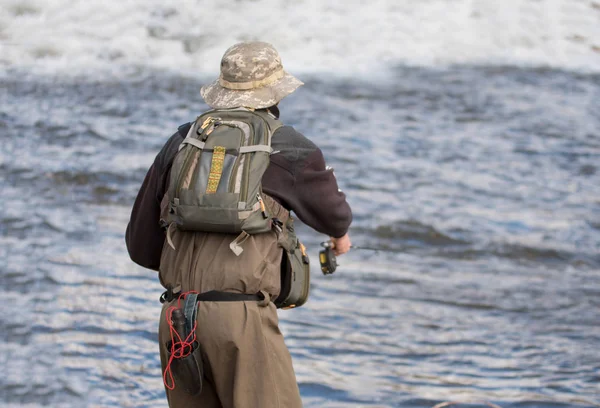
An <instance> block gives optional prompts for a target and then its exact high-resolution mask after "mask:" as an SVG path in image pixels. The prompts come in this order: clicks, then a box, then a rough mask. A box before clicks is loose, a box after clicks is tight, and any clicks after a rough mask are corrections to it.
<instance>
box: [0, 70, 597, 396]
mask: <svg viewBox="0 0 600 408" xmlns="http://www.w3.org/2000/svg"><path fill="white" fill-rule="evenodd" d="M206 79H207V78H197V79H188V78H181V77H175V76H170V75H166V74H161V73H157V72H151V71H149V70H142V71H141V72H139V75H138V76H136V79H131V80H115V81H114V82H111V81H109V80H102V81H99V82H93V81H90V80H73V79H71V80H66V79H64V78H63V79H61V77H53V78H49V77H43V76H30V75H27V74H26V73H24V72H21V71H18V70H15V71H13V72H12V73H11V74H10V75H6V76H4V77H3V79H1V83H0V88H1V89H3V91H2V92H0V137H1V142H2V149H1V150H0V171H1V172H2V195H1V198H0V204H1V210H2V211H1V212H0V233H1V234H0V240H1V244H2V245H0V257H1V259H2V263H1V264H0V287H1V289H0V296H1V297H2V299H3V302H2V303H3V305H4V306H3V308H2V310H3V313H2V315H1V316H0V332H1V333H3V336H2V339H1V346H0V361H1V362H2V367H3V368H4V370H3V372H4V375H3V376H2V379H0V395H1V396H2V401H3V406H7V407H40V406H53V407H81V406H90V407H130V406H131V407H133V406H135V407H165V406H166V400H165V398H164V393H163V389H162V383H161V373H160V363H159V357H158V353H157V344H156V330H157V319H158V316H159V310H160V304H159V303H158V296H159V294H160V293H161V288H160V286H159V284H158V282H157V278H156V274H155V273H154V272H151V271H147V270H144V269H142V268H140V267H137V266H135V265H134V264H132V263H131V261H129V259H128V256H127V254H126V251H125V247H124V240H123V235H124V230H125V226H126V223H127V220H128V217H129V212H130V209H131V205H132V203H133V200H134V198H135V195H136V193H137V189H138V188H139V186H140V183H141V181H142V179H143V177H144V175H145V172H146V170H147V168H148V166H149V165H150V164H151V162H152V160H153V158H154V156H155V155H156V153H157V152H158V150H159V149H160V147H161V146H162V144H163V143H164V142H165V140H166V139H167V138H168V137H169V136H170V134H171V133H172V132H173V131H174V130H175V129H176V128H177V126H178V125H179V124H181V123H184V122H187V121H189V120H192V119H193V118H194V117H195V116H196V115H197V114H198V113H199V112H201V111H202V110H203V109H205V105H203V104H202V102H201V100H200V97H199V95H198V88H199V86H200V84H201V83H202V82H203V81H204V80H206ZM303 79H305V81H306V83H307V85H306V86H305V87H304V88H302V89H301V90H300V91H298V93H297V94H295V95H294V96H292V97H290V98H289V100H285V101H284V102H283V103H282V117H283V119H284V121H286V122H287V123H289V124H292V125H294V126H295V127H296V128H297V129H298V130H300V131H302V132H303V133H305V134H306V135H307V136H308V137H310V138H311V139H312V140H314V141H315V142H316V143H317V144H319V145H320V146H321V147H322V148H323V150H324V152H325V155H326V158H327V159H328V163H329V164H330V165H332V166H333V167H335V168H336V174H337V177H338V180H339V183H340V185H341V187H342V188H343V189H344V191H345V192H346V193H347V194H348V197H349V201H350V203H351V204H352V207H353V209H354V213H355V221H354V224H353V227H352V229H351V234H352V238H353V241H354V243H355V244H357V245H362V246H368V247H378V248H383V249H386V251H385V252H384V251H381V252H375V251H358V250H355V251H353V252H351V253H350V254H348V255H346V256H344V257H343V258H341V259H340V260H339V261H340V263H341V266H340V267H339V269H338V272H336V273H335V274H334V275H333V276H330V277H324V276H322V275H321V274H320V272H319V271H318V268H316V266H314V265H313V285H312V297H311V300H310V301H309V303H308V304H307V305H306V306H305V307H303V308H300V309H298V310H294V311H285V312H282V313H280V318H281V326H282V330H283V331H284V334H285V335H286V339H287V344H288V345H289V347H290V350H291V352H292V355H293V358H294V365H295V368H296V372H297V377H298V381H299V384H300V389H301V393H302V397H303V400H304V402H305V405H306V406H307V407H431V406H433V405H435V404H436V403H438V402H440V401H445V400H463V401H476V400H480V401H481V400H488V401H493V402H494V403H496V404H498V405H500V406H502V407H503V408H504V407H527V408H531V407H594V406H600V403H599V400H600V352H599V351H598V347H599V346H598V345H599V344H600V324H599V319H600V317H599V316H600V255H599V253H600V251H599V250H600V164H599V163H600V76H598V75H597V74H596V75H594V74H589V75H586V74H577V73H571V72H565V71H554V70H543V69H523V68H512V67H494V68H492V67H455V68H447V69H441V70H434V69H425V68H405V67H399V68H396V69H395V71H394V75H393V76H392V77H391V78H390V79H389V80H387V81H384V82H379V83H377V84H373V83H369V82H360V81H356V80H343V79H339V78H338V79H334V78H329V77H312V78H311V77H308V78H303ZM301 235H302V238H304V240H305V241H306V243H307V246H308V248H309V250H310V252H311V254H312V255H313V256H312V259H313V263H316V262H317V257H316V256H315V255H316V252H317V251H318V243H319V242H320V241H321V240H323V239H324V238H325V237H323V236H318V235H316V234H315V233H313V232H311V231H310V230H309V229H308V228H304V229H302V231H301ZM469 406H473V407H474V406H475V405H469Z"/></svg>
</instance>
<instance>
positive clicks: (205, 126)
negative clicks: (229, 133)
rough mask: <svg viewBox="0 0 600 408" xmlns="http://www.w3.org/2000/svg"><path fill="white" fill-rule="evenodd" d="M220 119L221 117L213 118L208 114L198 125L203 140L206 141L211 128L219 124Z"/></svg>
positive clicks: (211, 130)
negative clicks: (200, 124)
mask: <svg viewBox="0 0 600 408" xmlns="http://www.w3.org/2000/svg"><path fill="white" fill-rule="evenodd" d="M220 120H221V118H213V117H211V116H209V117H208V118H206V120H205V121H204V122H203V123H202V126H200V130H201V134H202V141H203V142H206V139H208V136H209V135H210V134H211V133H212V132H213V130H215V128H216V127H217V126H219V125H220V124H221V122H220Z"/></svg>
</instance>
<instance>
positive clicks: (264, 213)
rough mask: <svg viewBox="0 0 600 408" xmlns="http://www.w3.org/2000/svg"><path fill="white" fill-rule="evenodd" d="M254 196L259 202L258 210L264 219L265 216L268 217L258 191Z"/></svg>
mask: <svg viewBox="0 0 600 408" xmlns="http://www.w3.org/2000/svg"><path fill="white" fill-rule="evenodd" d="M256 198H257V199H258V203H259V204H260V212H261V213H262V216H263V218H264V219H265V220H266V219H267V218H269V215H268V214H267V209H266V207H265V202H264V201H263V199H262V197H261V196H260V194H259V193H256Z"/></svg>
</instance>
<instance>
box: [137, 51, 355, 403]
mask: <svg viewBox="0 0 600 408" xmlns="http://www.w3.org/2000/svg"><path fill="white" fill-rule="evenodd" d="M301 85H302V82H300V81H299V80H297V79H296V78H294V77H293V76H292V75H290V74H288V73H287V72H285V71H284V70H283V67H282V64H281V59H280V57H279V55H278V53H277V51H276V50H275V49H274V48H273V46H271V45H270V44H267V43H263V42H246V43H239V44H236V45H234V46H232V47H231V48H229V49H228V50H227V51H226V52H225V54H224V56H223V58H222V61H221V74H220V77H219V79H217V80H216V81H215V82H213V83H212V84H210V85H207V86H204V87H202V89H201V95H202V97H203V98H204V100H205V101H206V103H207V104H208V105H209V106H210V107H211V108H214V109H239V108H247V109H250V110H256V111H257V112H267V113H269V114H270V115H272V116H273V117H278V116H279V109H278V108H277V104H278V102H279V101H280V100H281V99H283V98H284V97H285V96H287V95H289V94H291V93H292V92H293V91H295V90H296V89H297V88H298V87H299V86H301ZM318 120H324V121H325V120H327V118H324V117H323V118H320V119H318ZM190 126H192V125H191V124H186V125H182V126H181V127H180V128H179V130H178V131H177V132H176V133H175V134H174V135H173V136H171V138H170V139H169V140H168V141H167V143H166V144H165V146H164V147H163V149H162V150H161V151H160V153H159V154H158V156H157V157H156V160H155V161H154V163H153V164H152V166H151V167H150V170H149V171H148V174H147V175H146V178H145V180H144V182H143V184H142V187H141V189H140V191H139V194H138V196H137V199H136V201H135V204H134V207H133V211H132V214H131V220H130V223H129V225H128V227H127V233H126V242H127V249H128V251H129V255H130V256H131V259H132V260H133V261H134V262H136V263H138V264H139V265H142V266H144V267H146V268H149V269H154V270H157V271H159V278H160V281H161V284H162V285H163V286H164V287H165V288H169V287H170V288H176V289H174V291H181V292H182V293H183V292H187V291H196V292H198V293H205V292H208V291H221V292H231V293H237V294H256V293H257V292H261V293H264V294H266V297H265V299H263V300H261V301H258V302H257V301H236V302H211V301H203V302H199V303H198V307H197V318H196V322H197V330H196V336H197V340H198V342H199V344H200V346H201V348H202V361H203V365H204V379H203V386H202V391H201V392H200V394H199V395H196V396H191V395H189V394H188V393H186V392H185V390H184V389H183V388H182V387H178V386H177V384H175V387H174V389H172V390H171V389H170V388H171V387H167V398H168V400H169V406H170V407H203V408H209V407H223V408H230V407H231V408H233V407H235V408H246V407H261V408H270V407H286V408H290V407H300V406H302V402H301V399H300V394H299V391H298V386H297V383H296V378H295V374H294V371H293V367H292V362H291V357H290V354H289V351H288V350H287V348H286V346H285V344H284V341H283V336H282V335H281V332H280V331H279V327H278V317H277V312H276V307H275V306H274V304H273V303H272V301H269V300H273V299H276V298H277V296H278V294H279V291H280V264H281V262H282V250H281V247H279V246H278V242H277V239H278V235H277V234H276V232H267V233H261V234H256V235H252V236H251V237H250V239H249V240H248V241H247V242H246V243H245V244H244V251H243V253H241V255H237V256H236V254H234V253H233V252H232V251H231V250H230V248H229V245H228V244H229V243H230V242H231V240H232V238H235V235H232V234H219V233H214V232H203V231H194V232H190V231H181V230H178V229H177V228H175V229H174V230H171V229H170V228H169V231H168V235H169V239H168V241H169V242H168V245H167V244H165V228H164V225H161V224H159V219H161V213H164V211H165V200H164V198H165V194H166V192H167V186H168V184H169V173H170V170H171V168H172V165H173V160H174V157H175V155H176V153H177V152H178V149H179V146H180V145H181V144H182V142H183V140H184V138H186V135H187V134H188V132H189V129H190ZM271 140H272V141H271V146H272V148H273V154H272V155H271V156H270V159H269V160H270V164H269V166H268V168H267V170H266V172H265V173H264V175H263V177H262V189H263V192H264V194H266V195H267V196H269V197H271V198H272V199H273V200H270V201H271V202H272V204H271V209H270V211H271V210H272V211H277V214H281V216H282V217H285V218H287V217H288V216H289V211H293V212H294V213H295V214H296V215H297V216H298V217H299V218H300V219H301V220H302V221H303V222H304V223H305V224H307V225H309V226H310V227H312V228H314V229H315V230H317V231H318V232H321V233H324V234H327V235H329V236H330V237H331V241H332V244H333V247H334V251H335V253H336V254H337V255H341V254H344V253H346V252H347V251H348V250H349V249H350V245H351V244H350V239H349V237H348V234H347V232H348V228H349V226H350V223H351V221H352V213H351V210H350V207H349V205H348V203H347V202H346V198H345V195H344V194H343V193H342V192H341V191H340V190H339V189H338V186H337V182H336V180H335V177H334V175H333V170H332V169H329V168H327V167H326V166H325V160H324V158H323V154H322V152H321V150H320V149H319V148H318V147H317V146H315V144H314V143H312V142H311V141H310V140H308V139H307V138H305V137H304V136H303V135H301V134H300V133H298V132H296V131H295V130H294V129H293V128H292V127H289V126H282V127H279V128H277V130H276V131H275V132H274V133H273V135H272V139H271ZM161 204H162V208H161ZM275 207H276V208H275ZM167 300H170V299H167ZM176 302H177V299H174V300H170V301H167V302H165V304H164V305H163V311H162V315H161V320H160V327H159V341H160V349H161V350H160V351H161V361H162V367H163V370H165V368H166V366H167V365H168V360H169V357H168V353H169V351H168V350H167V347H166V346H165V345H166V344H167V342H168V340H169V339H170V333H169V326H168V323H169V322H168V321H167V319H166V315H165V314H166V310H167V309H168V308H169V307H171V306H172V305H174V304H176Z"/></svg>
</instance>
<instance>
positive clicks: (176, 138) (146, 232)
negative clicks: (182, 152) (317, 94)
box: [125, 125, 189, 271]
mask: <svg viewBox="0 0 600 408" xmlns="http://www.w3.org/2000/svg"><path fill="white" fill-rule="evenodd" d="M184 126H185V125H182V126H181V127H180V130H179V131H178V132H177V133H175V134H174V135H173V136H171V138H170V139H169V141H168V142H167V143H166V144H165V146H164V147H163V148H162V150H161V151H160V153H159V154H158V155H157V156H156V159H155V160H154V163H153V164H152V166H150V169H149V170H148V173H147V174H146V178H145V179H144V182H143V183H142V187H141V188H140V191H139V192H138V195H137V198H136V199H135V203H134V204H133V209H132V211H131V218H130V220H129V224H128V225H127V231H126V232H125V243H126V244H127V251H128V252H129V256H130V257H131V260H132V261H133V262H135V263H137V264H138V265H141V266H143V267H144V268H148V269H153V270H155V271H158V268H159V266H160V256H161V252H162V247H163V244H164V242H165V232H164V230H163V228H162V227H161V226H160V202H161V200H162V198H163V196H164V194H165V192H166V188H167V181H168V177H169V171H170V168H171V165H172V163H173V158H174V156H175V153H176V152H177V147H178V146H179V143H181V140H182V139H183V136H181V132H182V131H183V132H185V128H184ZM188 127H189V126H188ZM184 134H185V133H184Z"/></svg>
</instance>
